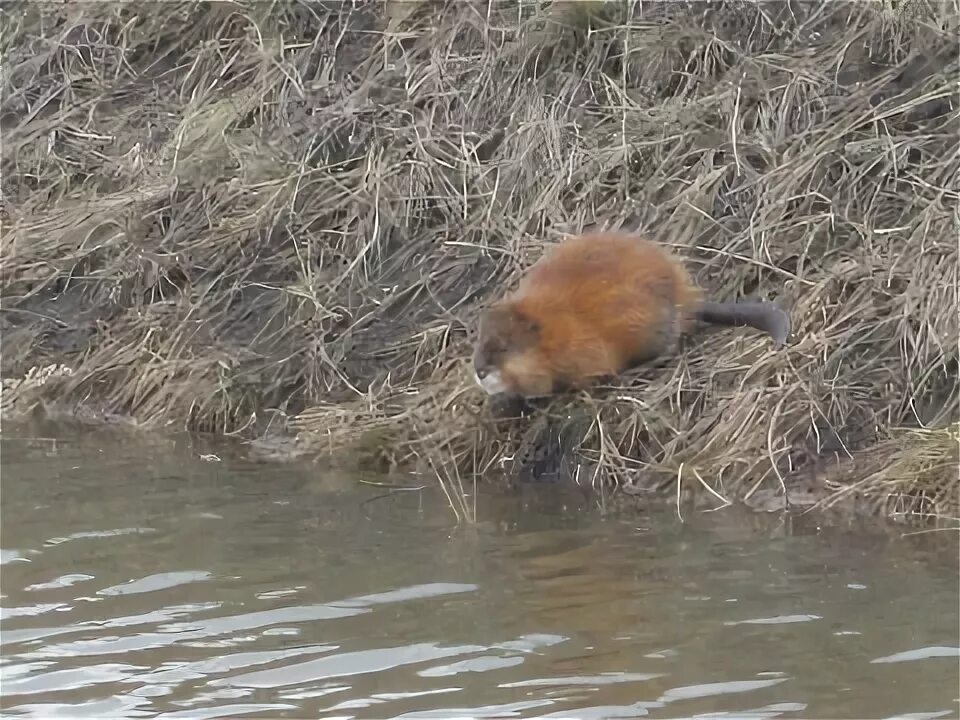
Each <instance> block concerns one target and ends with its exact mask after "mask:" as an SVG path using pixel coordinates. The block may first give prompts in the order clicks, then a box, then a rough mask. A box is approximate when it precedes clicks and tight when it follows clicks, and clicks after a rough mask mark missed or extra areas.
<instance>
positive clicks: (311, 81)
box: [0, 0, 960, 517]
mask: <svg viewBox="0 0 960 720" xmlns="http://www.w3.org/2000/svg"><path fill="white" fill-rule="evenodd" d="M3 13H4V15H5V24H4V27H5V30H4V34H3V36H2V39H0V42H2V52H3V59H4V64H3V83H4V87H3V92H4V103H3V112H2V116H0V128H2V132H3V166H2V169H3V184H2V191H3V198H2V202H3V206H2V221H3V225H4V228H3V239H2V248H0V251H2V259H3V268H2V291H3V313H2V315H0V320H2V328H0V329H2V331H3V340H4V347H3V350H4V352H3V368H2V370H3V377H5V378H8V379H9V378H22V377H24V376H25V374H26V373H27V372H28V371H29V370H30V368H35V367H41V366H55V365H64V366H66V367H67V371H65V372H62V373H58V374H56V375H53V376H50V377H47V376H44V377H45V382H44V383H42V384H37V383H17V382H8V383H6V384H5V388H4V406H5V408H6V409H7V410H10V411H11V412H12V411H14V410H16V409H18V408H19V409H24V408H27V407H29V405H30V404H31V403H32V402H33V401H34V400H35V399H36V398H38V397H40V398H43V399H45V400H46V401H50V400H53V399H55V400H57V401H58V402H61V403H68V404H73V405H80V404H83V405H84V406H85V407H90V406H94V407H96V408H98V409H100V410H102V412H104V413H110V414H116V413H124V414H128V415H131V416H133V417H134V418H136V420H138V421H139V422H142V423H145V424H148V425H153V424H157V423H161V424H162V423H177V424H180V425H185V426H187V427H189V428H191V429H196V430H212V431H217V432H226V433H235V434H241V435H244V436H246V437H257V436H260V437H262V436H264V435H265V434H272V433H281V432H286V431H290V430H292V431H294V432H297V433H299V437H298V444H299V447H300V448H301V449H303V450H305V451H314V450H319V449H323V450H327V449H329V450H338V449H344V448H348V449H352V450H353V451H354V452H360V451H361V450H362V452H363V453H364V454H365V455H369V456H371V457H372V459H375V460H376V459H382V460H383V461H386V462H388V463H393V464H396V465H400V466H404V467H407V466H412V467H415V468H418V469H421V470H426V471H429V472H432V473H435V474H436V476H437V477H438V478H440V479H441V481H442V482H443V485H444V488H445V489H446V490H447V492H448V493H449V494H450V497H451V501H452V502H453V503H454V504H455V506H457V507H458V508H459V509H460V510H462V511H466V510H467V507H466V505H464V504H463V503H464V499H463V496H464V494H465V493H466V492H468V491H470V488H469V487H467V486H468V485H471V486H472V483H473V482H474V478H475V477H476V475H477V474H478V473H484V472H491V471H493V470H498V469H500V468H503V467H507V468H508V469H513V470H515V471H519V472H521V473H526V474H533V475H536V476H538V477H539V476H546V475H550V474H552V473H556V472H559V473H568V474H573V475H574V476H575V477H576V478H577V479H578V481H580V482H592V483H595V484H601V485H603V486H609V485H611V484H615V485H619V486H622V487H625V488H628V489H630V490H632V491H634V492H641V493H645V494H646V493H656V494H659V495H661V496H664V497H669V498H677V499H679V500H682V499H684V498H686V497H693V498H700V499H703V500H705V501H707V502H712V503H715V504H719V503H723V502H732V501H740V500H744V501H746V502H748V503H754V504H758V505H760V506H763V505H764V504H767V505H772V506H775V505H776V504H777V503H778V502H779V503H782V502H783V497H784V490H787V491H789V492H788V494H787V498H788V500H789V499H790V497H791V493H792V494H793V496H794V497H800V496H801V495H803V494H804V493H806V494H807V497H810V496H813V497H820V498H825V497H830V498H833V499H836V498H837V496H836V495H827V494H825V493H829V492H834V491H836V490H837V489H838V488H837V487H835V486H833V485H830V482H829V481H827V480H825V479H820V480H817V479H816V478H817V476H818V474H817V473H816V472H814V471H815V469H816V468H817V463H818V462H819V460H818V459H819V458H822V457H823V456H825V455H829V454H830V453H840V454H842V455H853V456H856V454H857V452H858V451H859V452H867V453H869V457H870V458H871V459H873V460H876V459H877V458H884V460H883V464H882V465H881V466H880V467H881V469H880V470H878V469H877V468H872V469H866V468H864V465H863V463H858V462H856V461H852V463H848V464H847V465H846V466H847V467H849V468H851V470H850V474H849V475H848V476H845V477H846V479H844V480H843V481H842V482H841V486H840V489H841V490H842V489H843V488H844V487H849V488H856V492H857V493H858V494H859V495H861V496H872V495H871V493H874V494H875V495H876V496H877V497H880V496H881V495H882V496H884V497H886V496H887V495H888V494H889V487H888V485H889V482H896V483H898V490H897V492H898V496H899V497H902V496H903V495H904V494H906V495H910V496H911V497H914V498H919V497H923V498H927V499H929V498H931V497H932V498H936V499H935V500H934V501H930V502H928V501H927V500H924V509H923V513H927V514H933V515H938V516H949V517H955V516H956V515H957V513H956V505H955V501H956V499H957V498H956V496H957V489H958V483H957V469H956V451H955V444H956V443H955V440H956V438H955V437H951V438H950V439H949V440H948V441H943V440H941V438H944V437H948V435H946V434H945V433H947V432H948V430H939V431H938V430H931V431H929V433H924V432H919V431H918V432H919V434H915V435H910V438H911V440H910V443H909V444H903V443H900V442H899V441H898V440H897V439H896V437H897V436H894V439H884V438H886V437H887V436H888V435H889V432H888V429H890V428H895V427H900V426H904V427H912V428H919V427H927V428H944V427H949V425H950V424H951V423H956V422H957V420H958V415H957V401H958V397H957V377H958V313H960V302H958V297H957V292H958V289H957V272H958V258H960V252H958V242H957V240H958V231H960V225H958V205H960V204H958V199H960V197H958V195H960V190H958V183H957V177H958V171H960V156H958V151H960V142H958V138H960V132H958V131H960V121H958V110H957V96H956V92H957V80H958V77H960V75H958V64H957V58H956V47H955V38H956V33H957V30H958V27H960V25H958V22H957V18H958V17H960V4H958V0H936V1H934V0H913V2H910V3H899V4H894V3H886V4H879V3H877V4H874V3H862V2H827V3H823V2H808V3H796V2H794V3H790V4H787V3H759V4H757V3H752V2H731V1H727V2H722V3H721V2H713V3H710V4H709V8H708V7H707V6H706V5H704V4H703V3H688V2H657V3H649V2H646V3H640V2H613V3H607V4H606V5H603V4H598V3H589V4H571V3H554V4H553V5H551V6H546V7H544V8H539V9H538V8H537V7H536V5H535V4H533V3H522V4H517V3H506V2H504V3H498V4H492V3H487V2H467V1H466V0H458V2H446V3H439V2H406V3H404V2H397V1H394V0H391V2H388V3H386V4H384V3H359V2H357V3H350V2H343V3H341V2H324V3H309V4H308V3H302V4H301V3H298V2H292V1H287V2H277V3H267V2H253V1H246V0H237V1H236V2H217V3H214V2H209V3H189V2H186V3H178V2H172V1H171V2H164V3H130V2H123V3H96V2H84V3H67V4H44V3H29V2H24V3H7V4H6V6H5V7H4V10H3ZM591 224H597V225H601V226H620V225H623V224H630V225H633V226H636V227H639V228H642V229H643V230H644V231H647V232H649V233H651V234H652V235H653V236H654V237H657V238H659V239H661V240H662V241H663V242H665V243H668V244H671V245H672V246H674V247H675V248H676V249H677V250H678V251H679V252H680V253H682V254H683V255H684V256H685V257H686V258H687V259H688V262H689V267H690V269H691V271H692V272H693V273H694V275H695V277H696V278H697V280H698V282H700V283H701V284H702V285H703V286H704V287H706V288H708V289H709V290H710V291H711V293H712V294H714V295H715V296H717V297H720V298H727V297H733V296H738V295H760V296H770V297H777V298H778V299H779V300H780V301H781V302H782V303H783V305H784V306H786V307H789V308H790V309H791V312H792V314H793V317H794V323H795V337H796V339H795V342H794V344H793V345H792V346H791V347H790V348H789V349H788V350H786V351H784V352H781V353H775V352H771V351H770V350H769V348H768V343H767V341H766V339H764V338H762V337H759V336H757V335H755V334H749V333H736V332H717V333H711V334H709V335H703V336H699V337H694V338H690V339H689V341H688V342H686V344H685V348H684V349H683V352H682V353H681V354H680V355H679V356H678V357H676V358H671V359H669V361H667V362H665V363H663V364H662V365H660V366H658V367H649V368H641V369H638V370H637V371H635V372H632V373H629V374H627V375H625V376H624V377H623V378H622V385H621V386H619V387H603V388H596V389H595V390H594V391H592V392H590V393H585V394H583V395H581V396H577V397H563V398H557V399H556V400H555V401H554V402H553V403H551V404H550V406H549V407H547V408H545V409H544V410H543V411H541V412H539V413H537V414H536V415H535V416H533V417H531V418H527V419H524V420H521V421H517V422H511V423H499V424H495V423H494V422H493V421H492V420H491V419H490V416H489V413H488V411H487V409H486V407H485V405H484V401H483V398H482V397H481V396H480V394H479V392H478V391H477V389H476V388H474V387H473V385H472V384H471V382H470V379H469V371H468V368H467V364H466V363H467V358H468V356H469V342H470V339H471V333H472V327H473V324H474V322H475V319H476V316H477V312H478V310H479V308H480V307H482V305H483V304H484V303H485V302H486V301H488V300H489V299H491V298H492V297H494V296H495V295H496V294H499V293H500V292H502V291H503V290H504V289H505V288H507V287H509V286H510V285H511V284H512V283H513V282H514V281H515V280H516V278H517V275H518V273H519V272H520V271H521V270H522V269H523V268H524V267H526V266H528V265H529V264H530V263H531V262H532V261H533V260H535V259H536V258H537V257H538V255H539V252H540V250H541V248H542V246H543V243H545V242H552V241H555V240H556V239H557V237H558V236H559V235H560V234H561V233H563V232H569V231H577V230H579V229H581V228H583V227H585V226H588V225H591ZM938 433H939V434H938ZM878 442H879V443H880V444H879V445H878V444H877V443H878ZM937 448H947V449H952V450H951V452H952V453H953V454H952V455H948V459H949V461H950V462H949V463H947V462H942V463H937V462H936V461H935V460H934V459H931V457H930V453H931V452H934V451H935V450H936V449H937ZM951 463H952V464H951ZM921 465H922V467H921ZM858 468H864V469H862V470H858ZM883 468H885V469H883ZM891 473H892V475H891ZM808 476H809V477H812V478H814V480H813V481H811V480H808V479H807V478H808ZM893 476H896V479H895V480H891V479H890V478H891V477H893ZM837 482H840V481H837ZM811 483H812V484H811ZM811 489H812V490H813V493H812V495H811V493H810V491H811ZM651 496H652V495H651ZM764 498H767V499H764ZM898 503H899V504H898V505H897V507H898V508H900V510H902V508H903V507H904V505H903V502H902V501H898ZM801 504H803V503H801ZM871 507H873V509H879V510H882V511H886V512H888V513H890V512H900V510H897V509H896V508H891V507H890V506H889V505H888V504H884V503H881V502H880V501H877V502H876V503H873V505H872V506H871Z"/></svg>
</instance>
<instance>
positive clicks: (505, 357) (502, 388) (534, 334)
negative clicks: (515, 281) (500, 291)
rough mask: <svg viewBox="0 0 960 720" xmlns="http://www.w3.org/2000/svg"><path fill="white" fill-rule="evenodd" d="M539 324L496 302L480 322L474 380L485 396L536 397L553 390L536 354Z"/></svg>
mask: <svg viewBox="0 0 960 720" xmlns="http://www.w3.org/2000/svg"><path fill="white" fill-rule="evenodd" d="M540 338H541V327H540V323H539V322H538V321H537V320H536V319H535V318H532V317H530V316H529V315H527V314H525V313H524V312H523V310H522V309H521V308H520V307H519V306H518V305H517V304H515V303H510V302H500V303H497V304H496V305H493V306H492V307H490V308H488V309H487V311H486V312H485V313H484V314H483V316H482V317H481V318H480V328H479V333H478V337H477V344H476V347H475V349H474V352H473V371H474V379H475V380H476V382H477V384H478V385H479V386H480V387H481V388H483V390H484V392H486V393H487V394H488V395H499V394H501V393H507V394H510V395H522V396H525V397H536V396H539V395H547V394H549V393H550V392H551V391H552V389H553V373H552V372H551V370H550V366H549V363H548V362H546V360H547V359H546V358H544V357H543V355H542V354H541V351H540Z"/></svg>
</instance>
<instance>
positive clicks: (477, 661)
mask: <svg viewBox="0 0 960 720" xmlns="http://www.w3.org/2000/svg"><path fill="white" fill-rule="evenodd" d="M0 451H2V495H0V500H2V522H0V530H2V532H0V547H2V551H0V553H2V557H0V560H2V565H0V573H2V575H0V585H2V588H0V589H2V599H0V603H2V615H0V648H2V665H0V671H2V674H0V682H2V703H3V707H2V709H3V713H4V717H11V718H13V717H43V718H61V717H96V718H119V717H130V718H139V717H144V718H146V717H149V718H201V719H202V718H226V717H229V718H236V717H249V718H267V717H288V718H467V717H470V718H534V717H553V718H557V717H565V718H624V717H641V716H646V717H651V718H665V717H672V718H677V717H749V718H894V717H896V718H915V719H917V720H919V719H920V718H940V717H943V718H948V717H949V718H956V717H958V696H960V689H958V677H960V676H958V671H960V657H958V652H960V651H958V644H960V643H958V633H960V626H958V625H960V621H958V593H960V588H958V578H957V554H956V546H957V544H956V535H955V534H954V535H953V536H952V537H947V535H948V533H940V534H939V537H940V538H941V540H942V541H940V542H936V541H935V538H936V537H937V534H931V535H927V536H918V537H916V538H907V539H898V538H890V537H889V536H884V537H875V536H872V535H864V534H853V533H850V532H842V531H839V530H832V531H821V532H816V531H815V530H813V531H810V530H808V531H805V532H799V531H797V530H796V529H795V528H791V526H790V525H787V524H784V523H783V522H781V521H780V520H777V519H775V518H763V519H758V518H756V516H749V515H744V514H739V513H738V512H736V511H730V510H727V511H723V512H718V513H713V514H702V513H701V514H699V515H695V514H693V513H692V512H691V513H686V514H685V515H684V518H683V522H681V521H680V520H679V519H678V518H677V515H676V513H675V512H669V511H667V510H660V511H658V512H651V513H650V514H645V515H642V516H638V515H636V514H631V515H627V516H625V515H624V514H623V513H621V514H620V516H613V517H611V516H610V515H609V514H606V515H605V514H603V513H601V512H600V511H599V510H598V509H597V508H596V507H593V506H592V505H591V503H590V502H589V501H587V500H585V499H584V498H583V496H582V495H574V494H572V493H569V492H566V493H565V492H563V491H562V490H561V489H560V488H557V487H550V486H544V487H536V488H530V489H527V490H525V491H524V492H523V493H522V494H507V493H503V492H501V493H495V492H494V491H493V490H492V489H489V490H488V489H486V488H484V487H483V486H482V485H481V486H480V488H479V492H478V498H479V499H478V503H477V521H476V523H474V524H466V525H464V524H461V525H459V526H458V525H457V524H456V521H455V518H454V516H453V514H452V513H451V512H450V510H449V508H448V506H447V505H446V501H445V499H444V497H443V495H442V493H440V492H438V491H436V490H435V489H434V487H433V486H432V485H431V483H430V482H429V479H427V480H423V479H419V480H418V479H417V478H411V479H410V485H411V486H417V485H426V488H425V489H422V490H408V491H403V492H388V491H387V490H386V489H385V488H384V487H381V486H378V485H376V484H373V483H370V482H364V481H369V480H371V478H363V477H354V476H349V475H347V474H344V473H326V474H325V473H324V472H323V469H322V468H321V467H318V466H306V465H300V466H288V465H284V466H278V465H274V466H268V465H258V464H254V463H251V462H246V461H243V460H241V459H238V458H236V457H233V458H231V457H230V456H224V457H222V458H219V461H218V459H216V458H210V457H207V458H206V459H203V458H202V457H201V455H203V454H205V453H207V452H210V450H209V448H203V447H200V446H199V445H197V441H196V440H190V439H187V438H167V439H157V438H155V437H138V436H136V435H134V436H130V435H128V434H123V433H117V432H114V431H106V430H97V431H89V430H82V431H81V430H76V429H70V430H64V429H62V428H60V429H54V430H51V429H49V428H47V429H45V430H43V431H42V432H38V430H37V428H36V427H31V428H29V429H28V428H26V427H23V426H21V427H16V426H11V425H5V426H4V432H3V435H2V441H0ZM221 454H222V453H221ZM372 480H374V481H381V482H382V481H383V480H384V479H383V478H372ZM944 548H946V549H944Z"/></svg>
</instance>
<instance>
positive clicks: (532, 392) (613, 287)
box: [473, 232, 791, 398]
mask: <svg viewBox="0 0 960 720" xmlns="http://www.w3.org/2000/svg"><path fill="white" fill-rule="evenodd" d="M696 320H700V321H702V322H706V323H710V324H714V325H726V326H749V327H752V328H755V329H757V330H760V331H762V332H765V333H767V334H768V335H770V337H771V338H772V339H773V342H774V345H775V346H776V347H780V346H782V345H783V344H784V343H785V342H786V341H787V337H788V336H789V334H790V328H791V323H790V317H789V315H787V313H785V312H784V311H783V310H781V309H780V308H779V307H777V306H776V305H775V304H774V303H772V302H768V301H764V300H754V301H742V302H709V301H707V300H705V299H704V297H703V293H702V292H701V291H700V290H699V289H698V288H697V287H696V286H695V285H694V284H693V282H692V281H691V279H690V276H689V275H688V274H687V272H686V270H685V269H684V267H683V265H682V264H681V263H680V261H679V260H678V259H677V258H676V257H675V256H674V255H672V254H671V253H670V252H668V251H667V250H666V249H664V248H663V247H661V246H659V245H657V244H655V243H653V242H651V241H649V240H647V239H645V238H644V237H642V236H639V235H635V234H631V233H627V232H591V233H586V234H582V235H579V236H575V237H572V238H570V239H568V240H566V241H564V242H562V243H560V244H559V245H556V246H554V247H553V248H552V249H550V250H549V251H548V252H547V253H545V254H544V256H543V257H542V258H540V260H539V261H537V262H536V263H535V264H534V265H533V267H532V268H530V270H529V271H528V272H527V274H526V276H525V277H524V278H523V279H522V280H521V282H520V285H519V287H518V288H517V290H516V291H515V292H513V293H512V294H511V295H509V296H508V297H506V298H502V299H500V300H499V301H497V302H496V303H494V304H493V305H492V306H491V307H489V308H488V309H487V310H486V311H485V312H484V313H483V315H482V317H481V319H480V327H479V337H478V339H477V343H476V347H475V350H474V353H473V369H474V373H475V380H476V382H477V383H478V384H479V385H480V387H481V388H483V390H484V391H485V392H486V393H487V394H489V395H502V394H505V395H508V396H520V397H523V398H535V397H543V396H546V395H550V394H553V393H555V392H559V391H562V390H568V389H582V388H584V387H586V386H587V384H588V383H591V382H594V381H596V380H598V379H600V378H610V377H613V376H615V375H617V374H619V373H621V372H623V371H624V370H626V369H628V368H631V367H634V366H636V365H638V364H640V363H642V362H645V361H650V360H653V359H655V358H658V357H660V356H662V355H664V354H666V353H667V352H669V351H671V350H673V348H674V347H675V345H676V343H677V341H678V340H679V338H680V335H681V334H682V333H685V332H688V331H689V330H690V329H691V327H692V325H693V323H694V322H695V321H696Z"/></svg>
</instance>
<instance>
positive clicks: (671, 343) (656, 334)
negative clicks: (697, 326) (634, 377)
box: [630, 302, 682, 367]
mask: <svg viewBox="0 0 960 720" xmlns="http://www.w3.org/2000/svg"><path fill="white" fill-rule="evenodd" d="M680 318H681V316H680V310H679V308H678V307H677V305H675V304H674V303H672V302H664V303H663V305H662V306H661V309H660V312H659V313H658V317H657V318H656V319H652V321H651V322H650V325H649V328H648V330H647V333H646V336H645V338H644V339H645V342H644V343H643V346H642V347H640V348H638V349H637V350H636V352H635V353H634V355H633V357H631V358H630V367H636V366H638V365H641V364H647V365H650V364H652V365H659V364H661V363H662V362H664V361H665V360H666V359H667V358H668V357H669V356H670V355H672V354H673V353H674V352H676V350H677V347H678V345H679V342H680V335H681V334H682V328H681V327H680Z"/></svg>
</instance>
